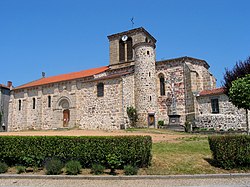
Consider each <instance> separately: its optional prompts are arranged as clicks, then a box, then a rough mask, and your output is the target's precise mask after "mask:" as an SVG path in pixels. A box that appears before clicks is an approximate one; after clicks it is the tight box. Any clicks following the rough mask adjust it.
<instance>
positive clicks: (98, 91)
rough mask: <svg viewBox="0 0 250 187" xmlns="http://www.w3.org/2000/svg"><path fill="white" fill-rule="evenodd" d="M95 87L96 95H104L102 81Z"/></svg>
mask: <svg viewBox="0 0 250 187" xmlns="http://www.w3.org/2000/svg"><path fill="white" fill-rule="evenodd" d="M96 88H97V97H103V96H104V83H103V82H99V83H98V84H97V85H96Z"/></svg>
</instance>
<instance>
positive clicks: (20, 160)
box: [0, 136, 152, 168]
mask: <svg viewBox="0 0 250 187" xmlns="http://www.w3.org/2000/svg"><path fill="white" fill-rule="evenodd" d="M151 149H152V139H151V137H150V136H112V137H111V136H110V137H108V136H102V137H93V136H91V137H87V136H82V137H69V136H0V161H4V162H6V163H7V164H9V165H23V166H43V165H44V162H45V161H46V159H48V158H58V159H60V160H61V161H63V162H64V163H66V162H67V161H70V160H76V161H79V162H80V163H81V165H82V166H83V167H85V168H90V167H91V166H92V165H93V164H96V163H100V164H102V165H104V166H108V162H107V159H106V157H107V155H108V154H114V155H116V156H117V157H119V158H120V159H121V162H122V166H121V167H123V166H124V165H128V164H131V165H135V166H138V167H147V166H148V165H149V164H150V161H151Z"/></svg>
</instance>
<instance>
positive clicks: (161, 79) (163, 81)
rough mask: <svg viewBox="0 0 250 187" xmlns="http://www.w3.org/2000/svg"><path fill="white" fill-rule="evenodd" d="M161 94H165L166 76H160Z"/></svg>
mask: <svg viewBox="0 0 250 187" xmlns="http://www.w3.org/2000/svg"><path fill="white" fill-rule="evenodd" d="M160 94H161V95H165V79H164V76H161V77H160Z"/></svg>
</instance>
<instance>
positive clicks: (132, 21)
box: [130, 17, 135, 28]
mask: <svg viewBox="0 0 250 187" xmlns="http://www.w3.org/2000/svg"><path fill="white" fill-rule="evenodd" d="M130 21H131V23H132V28H134V24H135V23H134V17H132V18H131V19H130Z"/></svg>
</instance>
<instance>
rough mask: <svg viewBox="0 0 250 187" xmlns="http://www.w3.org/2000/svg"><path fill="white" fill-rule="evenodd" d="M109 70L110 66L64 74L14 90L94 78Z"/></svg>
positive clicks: (42, 79)
mask: <svg viewBox="0 0 250 187" xmlns="http://www.w3.org/2000/svg"><path fill="white" fill-rule="evenodd" d="M108 69H109V68H108V66H103V67H99V68H93V69H88V70H83V71H79V72H73V73H68V74H62V75H56V76H52V77H46V78H41V79H38V80H36V81H33V82H30V83H27V84H24V85H21V86H18V87H16V88H15V89H14V90H17V89H23V88H28V87H34V86H41V85H45V84H50V83H56V82H62V81H69V80H73V79H79V78H83V77H89V76H93V75H96V74H99V73H102V72H105V71H106V70H108Z"/></svg>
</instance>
